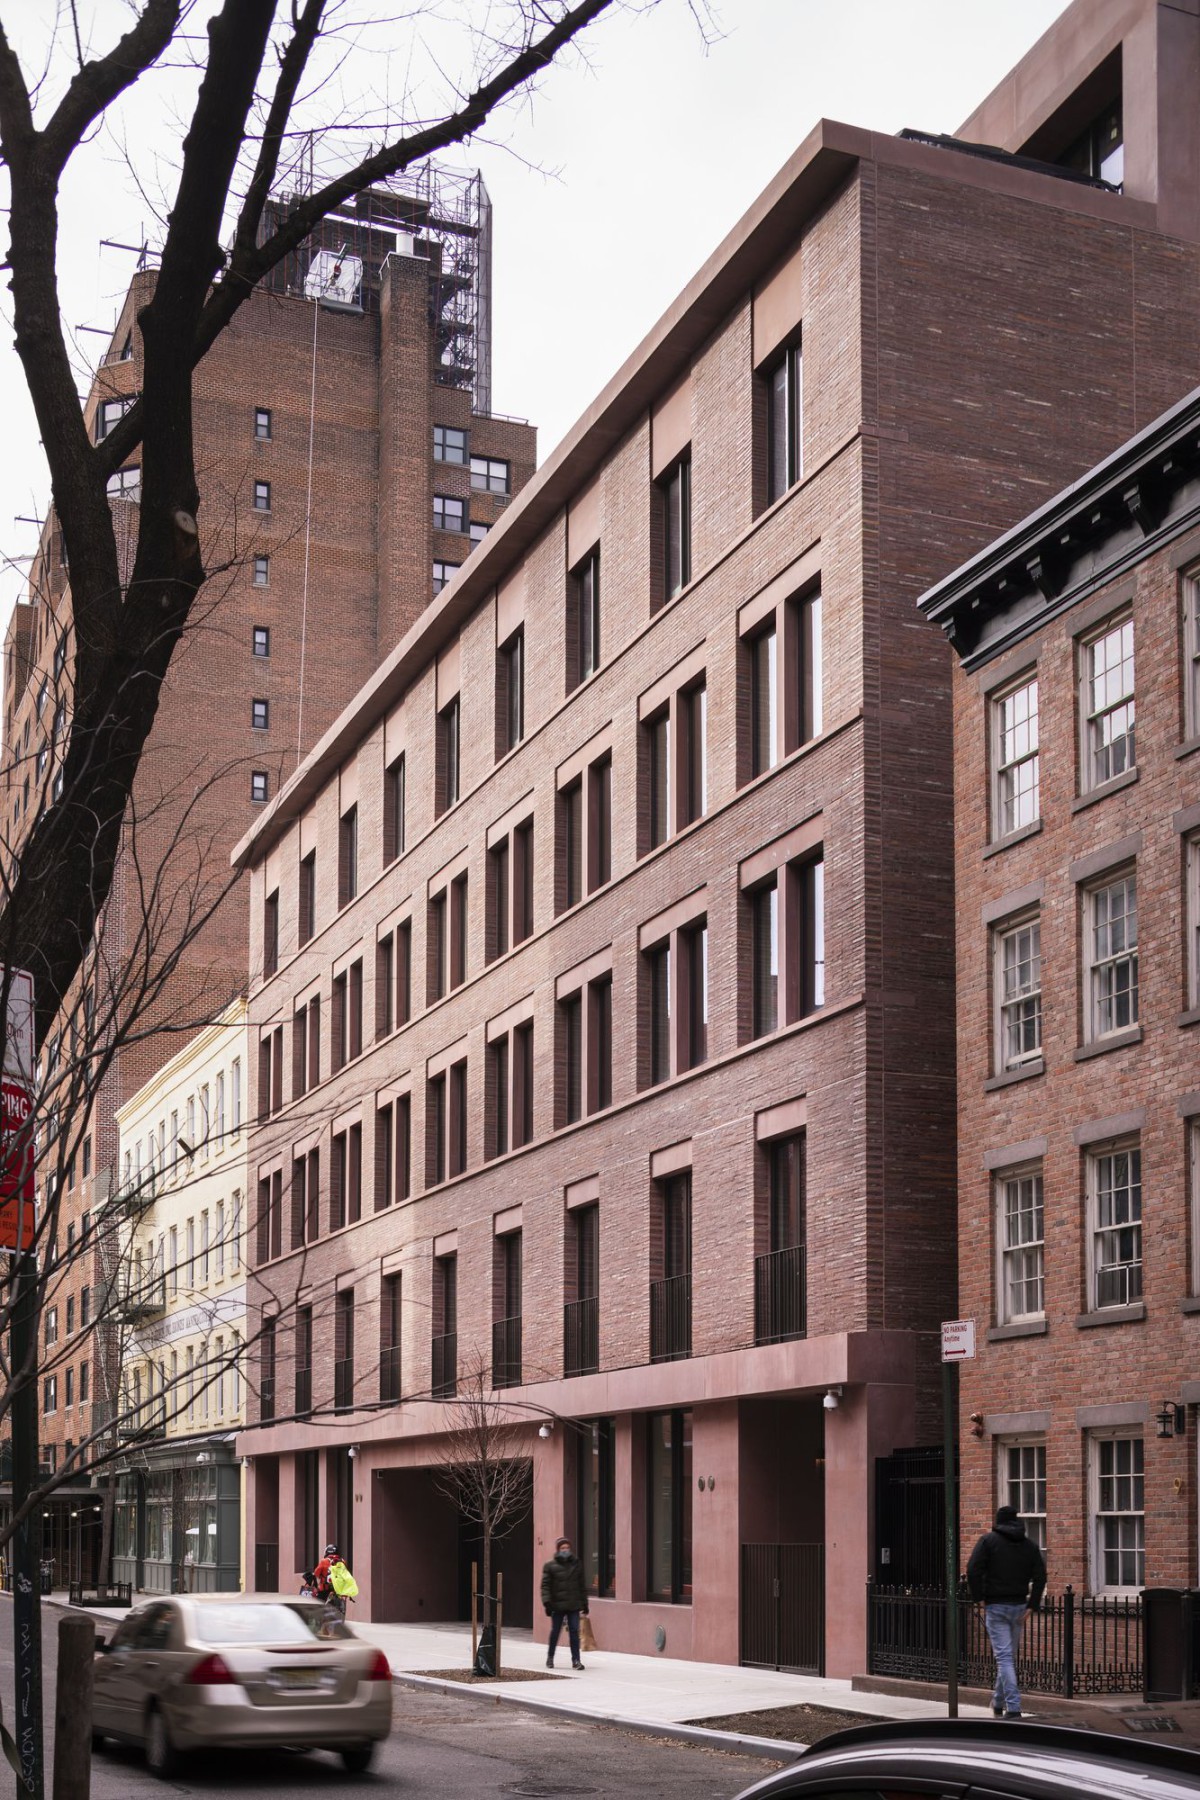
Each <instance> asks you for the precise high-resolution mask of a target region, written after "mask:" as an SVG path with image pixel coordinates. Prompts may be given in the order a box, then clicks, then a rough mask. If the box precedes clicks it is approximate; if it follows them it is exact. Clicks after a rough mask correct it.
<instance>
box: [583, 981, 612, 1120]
mask: <svg viewBox="0 0 1200 1800" xmlns="http://www.w3.org/2000/svg"><path fill="white" fill-rule="evenodd" d="M612 988H613V984H612V976H611V974H609V975H601V976H600V977H599V979H598V980H596V981H592V982H589V984H588V1004H589V1006H590V1008H591V1026H590V1029H591V1034H592V1047H593V1057H592V1062H591V1067H590V1069H589V1072H588V1085H589V1088H590V1089H591V1092H590V1094H589V1097H588V1111H589V1112H590V1113H591V1112H603V1111H604V1109H605V1108H606V1107H609V1106H611V1105H612V1097H613V1087H612Z"/></svg>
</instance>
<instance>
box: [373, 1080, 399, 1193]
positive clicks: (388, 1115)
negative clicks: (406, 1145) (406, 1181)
mask: <svg viewBox="0 0 1200 1800" xmlns="http://www.w3.org/2000/svg"><path fill="white" fill-rule="evenodd" d="M393 1138H394V1132H393V1128H392V1108H391V1105H390V1103H389V1104H388V1105H387V1106H380V1107H377V1108H376V1110H375V1202H374V1210H375V1211H376V1212H384V1211H385V1210H386V1209H387V1208H388V1207H389V1206H390V1205H391V1204H392V1193H393V1181H394V1176H395V1157H396V1150H395V1144H394V1142H393Z"/></svg>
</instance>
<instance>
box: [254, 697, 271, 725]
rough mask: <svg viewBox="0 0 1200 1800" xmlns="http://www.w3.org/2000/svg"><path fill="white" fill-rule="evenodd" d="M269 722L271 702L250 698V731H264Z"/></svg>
mask: <svg viewBox="0 0 1200 1800" xmlns="http://www.w3.org/2000/svg"><path fill="white" fill-rule="evenodd" d="M270 724H271V703H270V701H269V700H251V702H250V728H251V730H252V731H266V730H268V729H269V727H270Z"/></svg>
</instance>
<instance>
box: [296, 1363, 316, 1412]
mask: <svg viewBox="0 0 1200 1800" xmlns="http://www.w3.org/2000/svg"><path fill="white" fill-rule="evenodd" d="M296 1411H297V1412H298V1413H300V1414H302V1415H303V1414H304V1413H310V1412H311V1411H312V1369H311V1368H305V1367H304V1365H303V1364H301V1365H300V1367H299V1368H298V1369H297V1370H296Z"/></svg>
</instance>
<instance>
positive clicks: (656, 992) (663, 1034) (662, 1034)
mask: <svg viewBox="0 0 1200 1800" xmlns="http://www.w3.org/2000/svg"><path fill="white" fill-rule="evenodd" d="M646 973H647V977H648V981H649V989H650V1081H651V1085H656V1084H657V1083H658V1082H660V1081H669V1080H670V1078H671V947H670V945H669V944H660V945H659V946H658V947H657V948H656V949H654V950H651V951H649V952H648V953H647V956H646Z"/></svg>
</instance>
